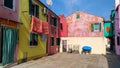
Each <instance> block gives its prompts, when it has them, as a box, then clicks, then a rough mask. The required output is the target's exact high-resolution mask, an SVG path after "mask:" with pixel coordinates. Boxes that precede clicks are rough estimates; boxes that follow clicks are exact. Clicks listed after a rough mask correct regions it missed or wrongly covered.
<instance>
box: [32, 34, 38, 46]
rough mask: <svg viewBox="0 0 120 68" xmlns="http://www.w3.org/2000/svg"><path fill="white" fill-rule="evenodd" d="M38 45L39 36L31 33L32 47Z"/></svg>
mask: <svg viewBox="0 0 120 68" xmlns="http://www.w3.org/2000/svg"><path fill="white" fill-rule="evenodd" d="M37 45H38V34H36V33H30V46H37Z"/></svg>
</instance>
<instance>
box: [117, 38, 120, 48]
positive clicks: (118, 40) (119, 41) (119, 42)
mask: <svg viewBox="0 0 120 68" xmlns="http://www.w3.org/2000/svg"><path fill="white" fill-rule="evenodd" d="M117 45H118V46H120V36H117Z"/></svg>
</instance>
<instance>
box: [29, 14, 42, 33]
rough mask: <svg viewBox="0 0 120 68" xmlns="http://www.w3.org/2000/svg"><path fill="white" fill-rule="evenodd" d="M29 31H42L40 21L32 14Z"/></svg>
mask: <svg viewBox="0 0 120 68" xmlns="http://www.w3.org/2000/svg"><path fill="white" fill-rule="evenodd" d="M31 32H37V33H39V34H40V33H42V21H41V20H39V19H38V18H36V17H34V16H32V23H31Z"/></svg>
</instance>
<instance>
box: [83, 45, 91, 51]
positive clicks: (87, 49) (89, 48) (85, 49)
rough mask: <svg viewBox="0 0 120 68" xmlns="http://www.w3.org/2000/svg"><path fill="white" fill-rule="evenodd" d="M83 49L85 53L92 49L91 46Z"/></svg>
mask: <svg viewBox="0 0 120 68" xmlns="http://www.w3.org/2000/svg"><path fill="white" fill-rule="evenodd" d="M82 49H83V50H84V51H90V50H91V49H92V48H91V47H90V46H83V47H82Z"/></svg>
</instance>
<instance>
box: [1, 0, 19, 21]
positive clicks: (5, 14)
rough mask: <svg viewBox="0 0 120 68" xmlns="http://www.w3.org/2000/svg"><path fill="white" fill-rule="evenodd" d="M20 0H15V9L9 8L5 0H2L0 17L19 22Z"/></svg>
mask: <svg viewBox="0 0 120 68" xmlns="http://www.w3.org/2000/svg"><path fill="white" fill-rule="evenodd" d="M18 14H19V0H15V10H12V9H8V8H6V7H5V6H4V5H3V0H0V18H5V19H9V20H13V21H16V22H18Z"/></svg>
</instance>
